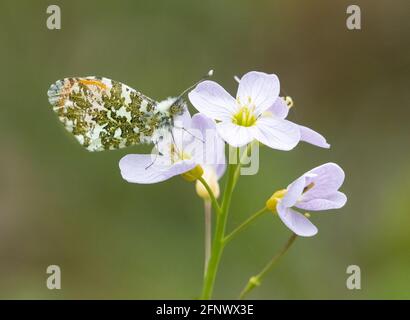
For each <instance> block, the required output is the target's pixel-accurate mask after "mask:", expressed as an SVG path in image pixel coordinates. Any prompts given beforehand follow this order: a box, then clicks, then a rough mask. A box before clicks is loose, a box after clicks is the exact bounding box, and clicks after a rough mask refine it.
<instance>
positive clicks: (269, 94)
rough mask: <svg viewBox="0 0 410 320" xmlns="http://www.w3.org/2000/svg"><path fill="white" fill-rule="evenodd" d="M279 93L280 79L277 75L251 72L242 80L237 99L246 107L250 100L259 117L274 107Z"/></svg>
mask: <svg viewBox="0 0 410 320" xmlns="http://www.w3.org/2000/svg"><path fill="white" fill-rule="evenodd" d="M279 91H280V84H279V79H278V77H277V76H276V75H275V74H267V73H264V72H258V71H251V72H248V73H247V74H245V75H244V76H243V77H242V78H241V81H240V83H239V87H238V93H237V95H236V97H237V99H239V102H240V103H241V104H242V105H246V104H247V103H248V100H249V98H250V99H251V100H252V104H254V105H255V113H256V114H257V115H259V114H261V113H262V112H264V111H266V110H267V109H268V108H269V107H270V106H272V105H273V103H274V102H275V101H276V99H277V98H278V96H279Z"/></svg>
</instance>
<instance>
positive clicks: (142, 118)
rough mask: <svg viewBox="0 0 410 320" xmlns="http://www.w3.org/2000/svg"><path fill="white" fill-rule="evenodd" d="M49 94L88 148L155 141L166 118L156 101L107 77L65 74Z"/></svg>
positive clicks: (55, 109)
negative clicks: (68, 75) (70, 76)
mask: <svg viewBox="0 0 410 320" xmlns="http://www.w3.org/2000/svg"><path fill="white" fill-rule="evenodd" d="M48 97H49V101H50V103H51V105H52V106H53V109H54V111H55V112H56V113H57V115H58V117H59V119H60V120H61V122H62V123H63V124H64V126H65V128H66V129H67V130H68V131H70V132H71V133H73V134H74V136H75V137H76V138H77V140H78V141H79V142H80V143H81V144H82V145H83V146H84V147H85V148H87V150H89V151H102V150H112V149H118V148H123V147H126V146H129V145H133V144H138V143H149V142H152V137H153V134H154V133H155V132H156V131H157V130H158V129H159V128H161V127H163V126H164V122H167V121H168V120H169V119H166V118H165V119H164V115H163V114H161V113H159V112H157V111H156V109H155V107H156V105H157V102H156V101H154V100H152V99H150V98H148V97H146V96H144V95H143V94H141V93H140V92H138V91H136V90H134V89H132V88H130V87H129V86H127V85H125V84H123V83H120V82H118V81H114V80H111V79H107V78H97V77H84V78H65V79H63V80H59V81H57V82H56V83H55V84H53V85H51V87H50V89H49V91H48Z"/></svg>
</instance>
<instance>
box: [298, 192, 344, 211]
mask: <svg viewBox="0 0 410 320" xmlns="http://www.w3.org/2000/svg"><path fill="white" fill-rule="evenodd" d="M346 201H347V197H346V195H345V194H344V193H342V192H340V191H338V192H336V193H333V194H330V195H327V196H326V197H325V198H323V199H312V200H308V201H304V200H303V201H301V202H298V203H297V204H296V205H295V207H297V208H300V209H304V210H310V211H322V210H330V209H339V208H341V207H343V206H344V205H345V204H346Z"/></svg>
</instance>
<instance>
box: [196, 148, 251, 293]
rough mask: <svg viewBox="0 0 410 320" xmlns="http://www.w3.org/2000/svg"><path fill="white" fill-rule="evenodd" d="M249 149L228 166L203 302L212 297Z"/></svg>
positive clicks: (236, 154)
mask: <svg viewBox="0 0 410 320" xmlns="http://www.w3.org/2000/svg"><path fill="white" fill-rule="evenodd" d="M250 148H251V144H248V146H247V148H246V149H245V151H244V152H243V153H242V155H241V157H240V160H239V162H238V161H235V163H234V164H229V165H228V179H227V182H226V187H225V191H224V195H223V199H222V206H221V207H220V211H219V214H218V215H217V217H216V227H215V234H214V239H213V243H212V248H211V257H210V259H209V263H208V268H207V270H206V273H205V277H204V284H203V288H202V296H201V298H202V299H204V300H208V299H211V297H212V293H213V289H214V284H215V279H216V274H217V272H218V267H219V263H220V260H221V256H222V252H223V250H224V248H225V242H224V238H225V229H226V223H227V220H228V213H229V206H230V203H231V198H232V193H233V190H234V189H235V185H236V183H237V181H238V178H239V175H240V168H241V163H242V162H243V159H245V157H246V156H247V154H248V152H249V150H250ZM233 152H234V155H235V157H236V160H238V159H237V158H238V153H239V149H237V148H234V149H233ZM200 181H201V180H200ZM204 186H205V185H204ZM205 188H206V186H205ZM207 190H208V189H207ZM208 192H209V191H208Z"/></svg>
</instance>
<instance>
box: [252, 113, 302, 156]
mask: <svg viewBox="0 0 410 320" xmlns="http://www.w3.org/2000/svg"><path fill="white" fill-rule="evenodd" d="M250 128H252V132H253V135H254V137H255V138H256V139H257V140H259V141H260V142H261V143H263V144H265V145H267V146H268V147H270V148H272V149H277V150H286V151H287V150H291V149H293V148H294V147H295V146H296V145H297V144H298V142H299V140H300V131H299V128H298V126H297V125H296V124H294V123H293V122H290V121H287V120H281V119H275V118H272V117H261V118H259V119H258V120H257V122H256V125H255V126H253V127H250Z"/></svg>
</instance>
